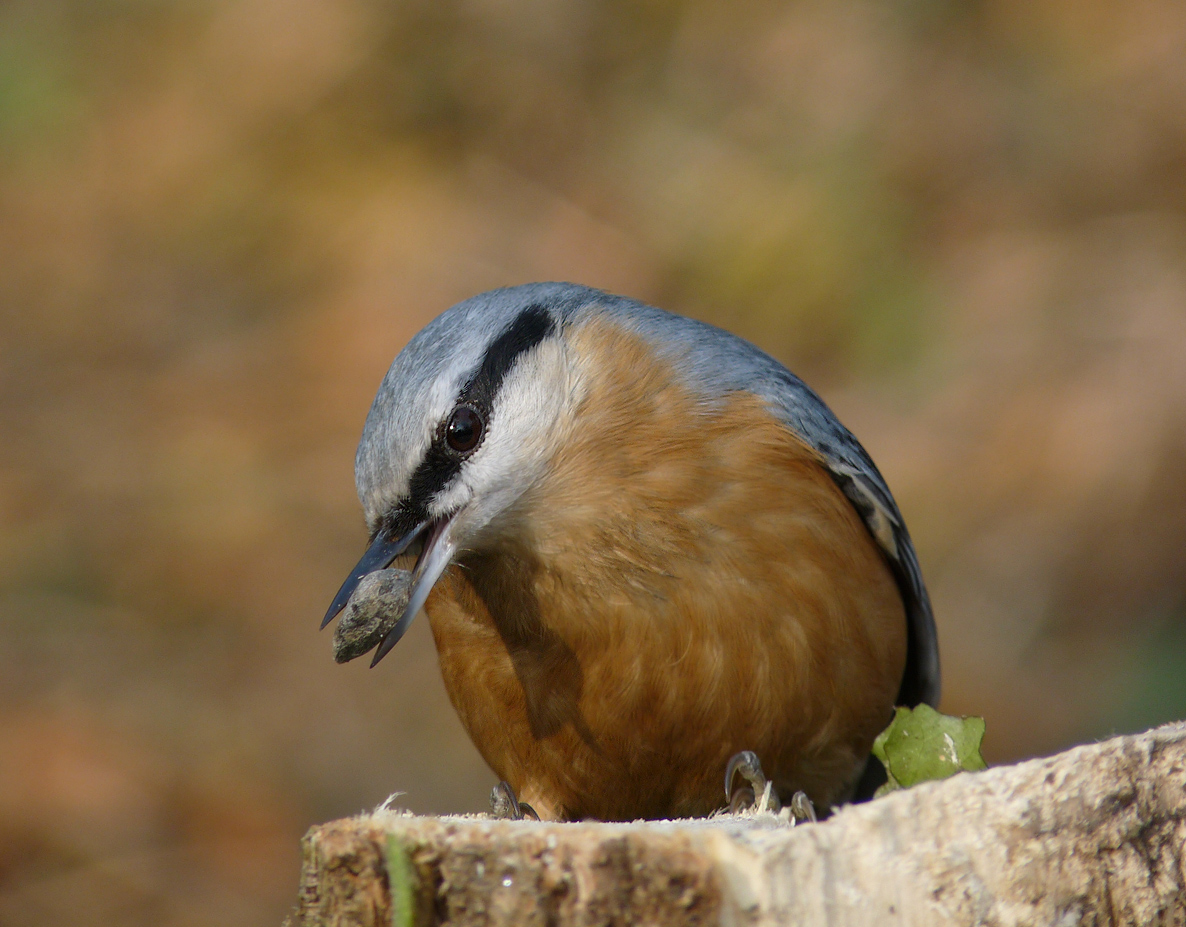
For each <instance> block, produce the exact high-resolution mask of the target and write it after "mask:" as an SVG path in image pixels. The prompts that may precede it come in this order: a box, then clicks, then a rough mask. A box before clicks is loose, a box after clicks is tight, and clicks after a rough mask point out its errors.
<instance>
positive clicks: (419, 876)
mask: <svg viewBox="0 0 1186 927" xmlns="http://www.w3.org/2000/svg"><path fill="white" fill-rule="evenodd" d="M304 854H305V856H304V859H305V862H304V872H303V875H302V880H301V894H300V900H299V904H298V907H297V909H296V910H295V911H294V912H293V915H292V917H291V918H290V922H291V923H292V924H293V925H300V927H312V925H327V927H331V925H332V927H345V925H351V927H354V925H360V927H361V925H368V927H369V925H379V924H383V925H389V924H395V925H398V927H405V925H407V927H411V925H429V924H448V925H471V924H473V925H478V924H481V925H504V924H505V925H534V924H539V925H582V927H584V925H595V924H623V925H629V924H654V925H667V924H673V925H674V924H680V925H696V924H722V925H737V927H742V925H744V927H750V925H753V927H758V925H762V927H765V925H774V924H801V925H825V924H827V925H862V927H864V925H869V924H890V925H892V924H912V925H931V924H934V925H940V924H941V925H945V927H946V925H952V924H957V925H958V924H969V925H971V924H992V925H996V924H1000V925H1027V924H1035V925H1036V924H1042V925H1072V924H1074V925H1079V924H1083V925H1111V924H1142V925H1144V924H1167V925H1168V924H1178V925H1186V897H1184V890H1183V889H1184V886H1186V724H1181V723H1179V724H1172V725H1168V726H1166V727H1162V728H1158V729H1156V730H1153V731H1150V732H1148V733H1145V734H1140V735H1136V736H1131V737H1117V738H1114V739H1112V740H1108V741H1105V742H1104V743H1099V744H1091V745H1088V746H1083V747H1077V748H1075V749H1073V750H1069V751H1067V752H1066V753H1062V754H1059V755H1057V756H1053V757H1049V758H1046V759H1041V760H1033V761H1030V762H1026V763H1021V764H1019V765H1016V766H1007V767H997V768H994V769H989V770H986V771H984V772H979V773H961V774H959V775H956V776H954V777H952V778H951V779H947V780H944V781H942V782H933V783H926V784H923V785H920V786H917V787H916V788H913V789H908V790H906V791H902V792H897V793H894V794H892V795H889V796H887V797H885V798H881V799H877V800H875V801H872V802H869V803H867V804H864V805H854V806H849V807H846V808H843V809H841V810H840V811H839V812H837V813H836V814H834V815H833V816H832V817H831V818H829V819H828V820H827V821H823V822H820V823H818V824H804V825H800V826H798V827H794V828H792V827H789V826H788V825H787V824H786V822H785V821H782V820H780V819H779V818H778V817H776V816H774V815H770V814H761V815H758V814H751V815H738V816H734V815H721V816H718V817H716V818H711V819H707V820H693V821H662V822H637V823H633V824H600V823H583V824H540V823H537V822H507V821H493V820H489V819H486V818H482V817H447V818H422V817H414V816H412V815H404V814H398V813H392V812H379V813H376V814H374V815H370V816H365V817H359V818H353V819H349V820H342V821H334V822H332V823H329V824H324V825H321V826H319V827H314V828H313V829H312V830H310V831H309V833H308V835H307V836H306V837H305V841H304Z"/></svg>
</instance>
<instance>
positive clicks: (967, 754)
mask: <svg viewBox="0 0 1186 927" xmlns="http://www.w3.org/2000/svg"><path fill="white" fill-rule="evenodd" d="M983 740H984V719H983V718H976V717H972V718H957V717H954V716H953V715H944V714H940V713H939V712H937V711H935V709H934V708H932V707H931V706H930V705H919V706H918V707H917V708H914V709H911V708H898V709H897V710H896V711H895V712H894V720H893V721H891V722H890V725H889V727H887V728H886V729H885V730H884V731H882V732H881V733H880V734H878V735H877V739H876V740H875V741H873V755H874V756H876V757H877V758H878V759H879V760H881V763H882V765H883V766H885V771H886V775H887V777H888V781H887V782H886V784H885V785H883V786H882V787H881V788H879V789H878V790H877V796H875V797H879V796H881V795H884V794H886V793H888V792H893V791H896V790H897V789H908V788H910V786H912V785H917V784H918V783H920V782H926V781H928V780H930V779H946V778H947V777H948V776H952V775H955V773H957V772H961V771H963V770H967V771H969V772H974V771H976V770H978V769H984V768H985V767H986V766H987V765H988V764H987V763H985V762H984V757H982V756H981V755H980V744H981V742H982V741H983Z"/></svg>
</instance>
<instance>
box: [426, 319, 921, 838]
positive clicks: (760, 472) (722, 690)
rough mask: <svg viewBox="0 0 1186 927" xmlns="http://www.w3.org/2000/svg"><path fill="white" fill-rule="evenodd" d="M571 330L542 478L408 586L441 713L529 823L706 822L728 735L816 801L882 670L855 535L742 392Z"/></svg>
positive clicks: (893, 656) (782, 433) (881, 710)
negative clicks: (683, 377)
mask: <svg viewBox="0 0 1186 927" xmlns="http://www.w3.org/2000/svg"><path fill="white" fill-rule="evenodd" d="M572 342H573V350H574V354H575V356H576V357H577V358H578V363H579V368H580V382H581V385H582V389H583V393H582V395H583V399H582V400H581V406H580V408H579V410H578V413H577V414H576V415H575V416H574V417H573V419H572V423H571V430H570V433H568V434H567V435H566V436H565V440H563V441H562V442H561V443H560V446H559V450H558V451H557V453H556V456H555V458H554V459H553V461H552V466H551V468H550V471H549V473H548V475H547V477H546V478H545V479H543V480H541V481H540V482H539V483H537V484H536V485H534V486H533V487H531V488H530V489H529V490H528V491H527V492H526V493H525V495H524V497H523V499H522V500H521V503H520V506H519V508H518V511H517V512H516V516H515V518H514V519H512V520H509V521H508V522H507V524H506V525H505V526H503V527H502V528H501V530H499V531H498V533H495V534H492V535H491V537H490V538H489V539H488V541H487V542H484V543H483V544H482V545H480V549H478V550H475V551H473V552H472V553H469V554H467V555H466V557H465V558H464V559H463V560H462V561H461V562H460V563H458V564H456V565H454V566H453V567H451V568H450V569H449V571H448V572H447V573H446V575H445V576H444V577H443V578H442V580H441V581H440V582H439V583H438V585H437V589H436V590H435V591H434V593H433V595H432V596H431V597H430V598H429V600H428V605H427V610H428V614H429V618H430V621H431V623H432V629H433V634H434V636H435V638H436V643H437V648H438V651H439V653H440V660H441V671H442V674H443V676H444V680H445V684H446V687H447V689H448V692H449V695H450V698H451V699H452V701H453V704H454V706H455V707H456V708H457V711H458V713H459V714H460V716H461V719H462V722H463V723H464V725H465V727H466V729H467V730H468V731H469V733H470V736H471V737H472V738H473V740H474V743H475V744H476V745H477V747H478V749H479V751H480V752H481V753H482V755H483V757H485V759H486V761H487V762H488V763H489V764H490V766H491V767H492V768H493V769H494V771H495V772H496V773H497V774H498V775H499V776H500V777H501V778H504V779H506V780H507V781H508V782H509V783H510V784H511V786H512V787H514V788H515V790H516V792H517V793H518V795H519V797H520V798H521V799H523V800H525V801H528V802H531V803H532V804H533V805H534V806H535V807H536V809H537V810H538V811H540V812H541V814H542V815H543V816H545V817H553V818H561V819H573V818H578V819H579V818H582V817H595V818H600V819H630V818H635V817H660V816H673V815H674V816H679V815H698V814H706V813H708V812H710V811H712V810H713V809H715V808H717V807H720V806H721V804H722V803H723V800H724V792H723V789H722V784H723V775H724V767H725V763H726V762H727V760H728V758H729V757H730V756H732V755H733V754H734V753H736V752H738V751H740V750H747V749H748V750H754V751H755V752H756V753H757V754H758V755H759V757H760V758H761V760H762V763H763V766H764V768H765V770H766V772H767V774H768V775H769V776H770V777H771V778H772V779H773V780H774V781H775V784H776V786H777V787H778V788H779V790H780V791H781V792H783V793H785V794H789V793H790V792H792V791H794V790H796V789H803V790H805V791H806V792H807V793H808V795H810V796H811V798H812V799H813V800H814V801H815V802H816V803H817V805H821V806H826V805H828V804H831V803H833V802H834V801H836V800H837V799H839V798H841V797H843V795H844V794H845V792H846V790H847V789H848V788H849V787H850V786H851V784H852V782H853V781H854V780H855V778H856V776H857V775H859V772H860V769H861V766H862V764H863V762H864V759H865V757H866V756H867V755H868V752H869V748H870V745H871V744H872V741H873V738H874V737H875V736H876V734H877V733H878V731H880V730H881V728H882V727H884V725H885V724H886V723H887V722H888V720H889V717H890V714H891V712H892V705H893V699H894V696H895V694H896V692H897V689H898V685H899V683H900V681H901V677H902V671H903V666H904V662H905V650H906V619H905V614H904V609H903V606H902V602H901V599H900V597H899V594H898V591H897V588H896V586H895V584H894V580H893V577H892V575H891V574H890V571H889V569H888V567H887V566H886V565H885V562H884V561H883V559H882V556H881V554H880V552H879V550H878V548H877V546H876V545H875V544H874V542H873V540H872V539H871V537H870V536H869V533H868V531H867V530H866V528H865V526H864V524H863V523H862V522H861V520H860V518H859V517H858V516H857V514H856V512H855V511H854V509H853V508H852V506H851V504H850V503H849V502H848V500H847V499H846V498H845V497H844V496H843V495H842V493H841V492H840V491H839V489H837V487H836V485H835V484H834V483H833V482H832V480H831V479H830V477H829V476H828V474H827V472H826V471H825V470H824V468H823V467H822V466H821V464H820V463H819V460H818V457H817V455H816V454H815V453H814V451H813V450H812V449H811V448H809V447H808V446H806V445H805V444H804V443H803V442H802V441H800V440H799V439H798V438H796V437H795V436H794V435H793V434H792V433H791V432H789V431H788V430H787V429H786V428H785V427H784V426H783V425H782V424H781V423H780V422H778V421H777V420H776V419H774V418H773V417H772V416H771V415H770V413H769V412H768V411H767V410H766V409H765V407H764V406H763V404H762V403H761V401H760V400H758V399H756V398H755V397H754V396H752V395H751V394H748V393H736V394H733V395H731V396H730V397H728V398H727V399H726V400H725V401H723V402H721V403H718V404H711V405H710V404H706V403H705V402H704V401H703V400H702V399H701V398H700V397H698V396H697V395H695V394H693V393H691V392H690V391H689V390H687V389H686V388H685V387H684V386H683V385H682V384H681V383H680V381H679V379H678V377H676V376H675V375H674V373H673V371H672V370H671V369H670V368H669V367H666V366H665V365H663V364H659V363H656V360H655V358H654V356H653V354H652V352H651V351H650V349H649V347H648V346H647V345H646V344H645V343H644V342H642V341H641V340H639V339H637V338H636V337H634V336H631V335H629V334H626V333H623V332H621V331H620V330H617V329H615V328H613V327H611V326H608V325H605V324H598V323H590V324H588V325H586V326H585V327H584V328H583V329H581V330H580V331H578V332H576V333H575V335H574V336H573V337H572Z"/></svg>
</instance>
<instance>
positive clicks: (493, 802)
mask: <svg viewBox="0 0 1186 927" xmlns="http://www.w3.org/2000/svg"><path fill="white" fill-rule="evenodd" d="M490 816H491V817H494V818H498V819H499V820H502V821H522V820H525V819H526V818H528V817H530V818H532V819H534V820H536V821H538V820H539V815H538V814H536V813H535V809H534V808H532V807H531V805H529V804H527V802H525V801H519V799H517V798H516V797H515V790H514V789H512V788H511V787H510V785H508V784H507V783H506V782H500V783H498V785H496V786H495V787H494V788H492V789H491V790H490Z"/></svg>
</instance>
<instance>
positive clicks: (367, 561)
mask: <svg viewBox="0 0 1186 927" xmlns="http://www.w3.org/2000/svg"><path fill="white" fill-rule="evenodd" d="M429 524H430V523H429V522H427V521H423V522H421V523H420V524H418V525H417V526H416V527H415V528H413V529H412V530H411V531H409V532H408V533H407V534H405V535H404V536H403V537H400V538H396V539H394V540H392V538H391V536H390V535H389V534H388V533H387V529H384V530H382V531H380V532H379V533H378V534H377V535H375V540H374V541H372V542H371V546H370V547H368V548H367V552H366V553H365V554H363V555H362V559H361V560H359V561H358V564H357V565H356V566H355V567H354V569H353V570H351V571H350V575H349V576H347V577H346V582H344V583H342V588H341V589H339V590H338V594H337V595H336V596H334V600H333V602H332V603H331V604H330V606H329V611H328V612H326V613H325V618H323V619H322V621H321V627H322V628H324V627H325V626H326V625H327V624H329V623H330V622H331V621H333V620H334V616H335V615H337V614H338V612H340V611H341V610H342V609H343V608H345V607H346V603H347V602H349V601H350V596H352V595H353V594H354V590H355V589H357V588H358V582H359V580H361V579H362V578H363V577H364V576H366V575H367V574H368V573H374V572H375V571H376V570H385V569H387V567H389V566H390V565H391V561H392V560H394V559H395V558H396V557H398V556H399V555H400V554H402V553H403V552H404V551H405V550H407V549H408V546H409V545H410V544H411V543H412V542H413V541H414V540H416V538H418V537H419V536H420V533H421V532H422V531H423V530H424V529H425V528H427V527H428V526H429Z"/></svg>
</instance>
